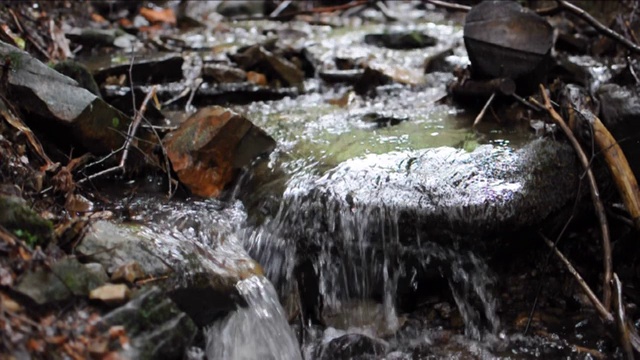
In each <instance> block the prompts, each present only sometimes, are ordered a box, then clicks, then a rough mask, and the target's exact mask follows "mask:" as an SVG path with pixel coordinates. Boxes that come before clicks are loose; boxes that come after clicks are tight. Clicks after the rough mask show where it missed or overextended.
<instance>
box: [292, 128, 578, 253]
mask: <svg viewBox="0 0 640 360" xmlns="http://www.w3.org/2000/svg"><path fill="white" fill-rule="evenodd" d="M579 174H580V171H579V169H578V167H577V162H576V158H575V155H574V153H573V151H572V150H571V148H570V147H569V146H568V145H566V144H563V143H560V142H556V141H552V140H548V139H538V140H534V141H533V142H531V143H529V144H528V145H526V146H524V147H523V148H521V149H518V150H513V149H508V148H504V147H493V146H489V145H485V146H480V147H478V148H477V149H476V150H475V151H473V152H471V153H467V152H465V151H464V150H457V149H454V148H448V147H442V148H433V149H423V150H416V151H406V152H393V153H387V154H382V155H368V156H364V157H363V158H359V159H354V160H347V161H345V162H343V163H341V164H340V165H338V166H337V167H336V168H334V169H333V170H331V171H329V172H328V173H326V174H325V175H324V176H322V177H321V178H317V179H315V180H311V183H310V184H309V183H308V182H309V180H308V179H302V178H301V179H299V180H300V181H301V183H300V184H297V183H296V180H297V179H295V178H294V180H293V181H292V182H291V185H290V188H289V190H288V191H287V193H286V195H287V197H288V198H289V200H290V201H296V202H297V203H296V205H295V208H296V209H298V211H296V214H295V216H296V217H300V218H303V217H308V219H307V220H308V221H314V223H317V222H318V221H321V220H320V219H323V220H322V221H326V222H327V223H328V224H342V223H345V224H350V223H352V222H353V221H356V222H358V221H359V220H357V219H358V216H360V215H359V214H368V215H363V216H366V217H367V219H375V220H373V221H379V222H381V224H384V223H385V222H386V221H388V220H393V222H394V223H397V224H398V225H397V226H399V230H401V231H403V230H409V231H418V230H417V229H418V228H420V229H421V230H420V231H423V232H424V233H423V234H421V235H420V236H421V237H423V238H425V237H427V235H426V234H427V233H430V232H436V233H438V232H440V231H451V232H454V233H456V234H460V235H461V234H469V235H471V234H473V235H475V236H481V235H482V234H488V233H493V232H497V231H510V230H515V229H518V228H522V227H525V226H530V225H534V224H537V223H539V222H540V221H542V220H543V219H545V218H546V217H547V216H549V215H551V214H552V213H553V212H554V211H558V210H559V209H561V208H562V207H563V206H565V205H567V204H568V203H570V202H572V201H573V200H574V199H575V197H576V189H577V183H578V176H579ZM310 188H311V189H314V190H312V191H311V192H309V190H308V189H310ZM298 202H299V203H298ZM325 207H328V208H329V209H336V211H327V210H326V208H325ZM311 219H314V220H311ZM294 221H296V222H299V221H304V220H302V219H296V220H294ZM367 221H369V220H367ZM403 224H406V225H409V226H408V227H405V226H404V225H403ZM362 226H365V225H362ZM369 227H370V228H371V229H372V230H371V231H375V229H377V228H378V227H379V226H378V225H373V224H370V225H369ZM422 227H424V228H422ZM314 228H315V227H314ZM307 235H309V236H311V237H310V238H317V239H318V240H320V239H321V238H322V237H323V236H326V234H324V235H323V234H315V235H313V234H307ZM371 235H372V234H371ZM410 238H415V234H414V235H413V236H411V237H410ZM445 238H447V237H443V239H445Z"/></svg>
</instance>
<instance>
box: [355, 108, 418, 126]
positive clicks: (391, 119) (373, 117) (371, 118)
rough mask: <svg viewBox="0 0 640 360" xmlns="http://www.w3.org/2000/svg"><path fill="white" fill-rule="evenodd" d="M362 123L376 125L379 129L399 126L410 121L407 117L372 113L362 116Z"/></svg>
mask: <svg viewBox="0 0 640 360" xmlns="http://www.w3.org/2000/svg"><path fill="white" fill-rule="evenodd" d="M360 119H361V120H362V121H364V122H366V123H370V124H374V125H375V126H376V127H378V128H382V127H387V126H394V125H398V124H400V123H401V122H403V121H407V120H409V118H408V117H406V116H398V115H395V114H391V113H384V112H371V113H367V114H364V115H362V116H361V118H360Z"/></svg>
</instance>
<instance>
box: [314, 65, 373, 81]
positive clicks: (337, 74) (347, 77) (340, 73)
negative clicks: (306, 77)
mask: <svg viewBox="0 0 640 360" xmlns="http://www.w3.org/2000/svg"><path fill="white" fill-rule="evenodd" d="M363 74H364V70H362V69H350V70H323V71H320V72H319V73H318V76H320V78H321V79H322V80H324V81H326V82H328V83H332V84H334V83H347V84H355V83H357V82H358V81H359V80H360V78H362V75H363Z"/></svg>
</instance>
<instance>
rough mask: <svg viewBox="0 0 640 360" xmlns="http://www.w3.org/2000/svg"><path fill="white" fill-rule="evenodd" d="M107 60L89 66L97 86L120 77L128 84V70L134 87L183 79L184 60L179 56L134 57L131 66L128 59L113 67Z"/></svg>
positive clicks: (157, 54)
mask: <svg viewBox="0 0 640 360" xmlns="http://www.w3.org/2000/svg"><path fill="white" fill-rule="evenodd" d="M109 60H110V58H105V62H104V63H101V62H98V63H96V64H92V65H91V66H90V70H91V71H92V73H93V76H94V77H95V79H96V82H98V84H102V83H104V82H105V80H106V79H107V77H110V76H120V75H125V76H126V78H127V84H128V81H129V70H131V77H132V78H131V80H132V81H133V83H134V84H136V85H141V84H163V83H167V82H172V81H181V80H182V78H183V74H182V64H183V63H184V58H183V57H182V56H181V55H180V54H174V53H156V54H153V55H145V56H135V57H134V58H133V65H132V64H131V62H130V59H129V58H128V57H127V58H126V60H125V61H121V62H119V63H118V64H115V65H114V64H113V63H112V62H111V61H109ZM106 61H108V62H106Z"/></svg>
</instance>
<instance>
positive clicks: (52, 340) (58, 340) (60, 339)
mask: <svg viewBox="0 0 640 360" xmlns="http://www.w3.org/2000/svg"><path fill="white" fill-rule="evenodd" d="M44 340H45V341H46V342H47V343H49V344H52V345H62V344H63V343H64V342H65V341H67V336H66V335H58V336H49V337H47V338H45V339H44Z"/></svg>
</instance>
